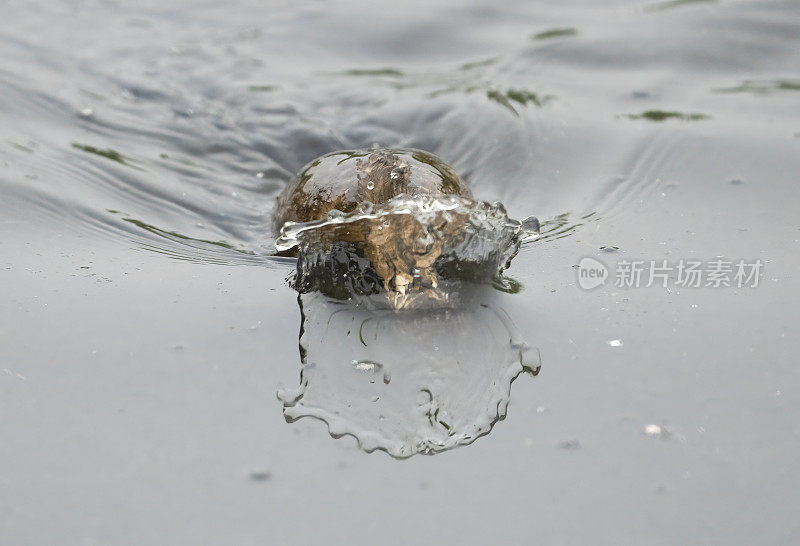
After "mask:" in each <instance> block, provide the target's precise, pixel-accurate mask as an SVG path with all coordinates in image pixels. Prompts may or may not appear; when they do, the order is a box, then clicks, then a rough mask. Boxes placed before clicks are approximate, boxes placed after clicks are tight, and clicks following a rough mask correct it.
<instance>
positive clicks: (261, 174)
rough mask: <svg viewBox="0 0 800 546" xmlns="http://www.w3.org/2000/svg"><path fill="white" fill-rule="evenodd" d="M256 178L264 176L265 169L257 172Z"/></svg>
mask: <svg viewBox="0 0 800 546" xmlns="http://www.w3.org/2000/svg"><path fill="white" fill-rule="evenodd" d="M256 178H264V171H259V172H257V173H256Z"/></svg>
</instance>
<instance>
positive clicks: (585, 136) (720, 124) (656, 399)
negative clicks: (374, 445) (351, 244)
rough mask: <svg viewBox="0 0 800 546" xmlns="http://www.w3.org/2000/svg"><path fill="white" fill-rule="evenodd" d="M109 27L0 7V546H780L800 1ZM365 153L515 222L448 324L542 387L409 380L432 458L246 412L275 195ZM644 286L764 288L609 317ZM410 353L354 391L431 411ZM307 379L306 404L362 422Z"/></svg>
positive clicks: (480, 5)
mask: <svg viewBox="0 0 800 546" xmlns="http://www.w3.org/2000/svg"><path fill="white" fill-rule="evenodd" d="M131 4H132V3H116V2H113V1H104V2H96V3H83V2H77V1H54V2H47V3H45V2H41V3H35V2H15V1H6V2H2V4H0V7H1V8H2V13H3V16H2V22H0V59H2V64H0V120H2V123H0V288H1V289H0V303H1V304H2V305H0V440H1V441H2V444H1V445H2V447H1V448H0V543H2V544H12V545H16V544H81V545H83V544H137V545H139V544H265V543H270V544H272V543H276V544H280V543H285V544H320V543H323V544H339V543H346V544H367V543H383V544H406V543H409V542H422V543H434V542H438V543H445V544H449V543H461V544H485V543H506V544H528V543H541V544H676V543H691V544H709V543H727V544H751V543H754V542H758V543H783V544H786V543H793V542H796V541H797V540H798V537H799V536H800V523H798V521H797V518H796V514H797V513H798V510H800V497H799V496H798V493H797V491H798V487H800V477H798V472H797V463H796V461H797V458H798V455H800V427H798V424H797V410H798V408H799V407H800V396H798V392H800V378H798V373H797V370H796V369H795V368H796V364H797V362H798V358H797V353H798V351H797V349H798V345H797V342H796V339H795V336H796V330H797V324H798V313H797V307H796V302H797V301H798V296H799V295H800V286H798V282H797V274H796V272H797V270H798V266H800V258H798V252H797V251H798V238H799V237H800V224H798V217H799V213H800V206H799V205H798V190H797V184H798V182H800V180H798V176H799V175H798V173H799V172H800V5H798V4H797V2H793V1H789V0H787V1H782V2H781V1H770V0H767V1H760V0H758V1H757V0H749V1H734V0H731V1H723V0H720V1H718V2H713V1H697V0H695V1H691V0H689V1H687V0H676V1H665V2H643V1H630V2H614V1H594V2H580V3H579V2H570V3H564V2H535V3H531V2H507V3H503V4H494V3H490V2H486V1H475V2H461V3H455V2H450V3H447V2H438V1H434V2H413V3H403V4H402V5H400V4H397V3H386V4H383V5H377V4H376V3H369V2H363V3H360V2H357V1H348V2H326V3H319V2H294V3H288V2H287V3H276V4H274V5H267V4H266V3H263V2H262V3H257V2H245V1H242V2H236V3H222V2H192V3H188V2H180V3H154V2H153V3H150V2H140V3H137V5H136V6H133V5H131ZM374 143H377V144H380V145H382V146H394V147H411V148H419V149H424V150H427V151H430V152H432V153H435V154H437V155H438V156H439V157H441V158H442V159H444V160H445V161H447V162H448V163H449V164H451V165H452V166H453V167H454V168H455V169H456V170H457V171H458V172H459V173H460V174H461V175H462V176H464V177H465V179H466V180H467V181H468V182H469V184H470V185H471V187H472V189H473V193H474V194H475V195H476V196H477V197H479V198H481V199H486V200H489V201H494V200H500V201H502V202H503V203H504V204H505V205H506V208H507V209H508V212H509V216H511V217H513V218H524V217H526V216H528V215H531V214H533V215H536V216H537V217H538V218H539V219H540V220H541V221H542V224H543V226H542V232H543V235H542V237H540V238H539V239H538V240H537V241H534V242H532V243H530V244H526V245H524V246H523V248H522V250H521V252H520V254H519V255H518V256H517V257H516V258H515V260H514V262H513V265H512V267H511V269H510V270H509V271H508V275H509V277H510V279H512V280H513V282H512V280H509V281H507V282H508V283H509V284H508V285H507V286H506V287H505V288H506V291H505V292H503V291H494V292H493V293H492V294H491V295H487V296H486V298H487V301H486V302H483V303H484V304H485V305H487V306H488V307H480V306H478V308H479V309H487V308H490V309H492V310H496V311H497V313H499V315H497V314H495V315H491V316H503V317H507V321H506V320H505V319H504V321H505V322H503V324H504V326H503V327H502V328H509V329H510V330H509V331H512V330H513V331H514V332H515V335H518V336H519V337H520V339H522V340H524V342H525V343H524V345H519V347H523V346H524V347H525V348H526V354H528V355H535V360H536V362H537V365H538V362H539V361H540V363H541V372H540V373H539V374H538V376H537V377H535V379H534V378H531V377H530V375H528V374H521V375H519V376H518V377H516V373H517V372H519V370H518V369H515V368H513V367H512V368H509V367H506V366H500V364H501V363H502V362H505V361H506V360H505V359H506V358H507V357H506V355H505V353H504V351H507V350H509V349H508V347H507V346H505V345H503V344H501V343H500V342H499V341H498V340H499V335H500V334H497V335H493V334H492V335H490V334H489V333H487V334H486V335H487V336H488V338H487V339H490V340H493V341H491V342H487V343H486V344H484V345H483V346H482V349H483V350H485V351H486V352H487V353H488V354H489V355H491V360H488V359H489V358H490V357H489V356H486V359H487V360H488V364H487V365H489V364H490V365H491V366H490V367H488V368H482V367H480V365H479V364H480V360H481V358H483V355H482V354H481V353H480V352H476V353H475V354H473V356H474V357H475V359H476V361H477V362H478V364H473V365H471V366H470V368H469V371H470V373H474V374H476V375H470V376H465V377H461V378H459V380H463V383H456V382H455V381H448V380H446V378H447V375H446V374H440V375H438V376H437V378H438V379H441V378H445V379H443V380H442V381H441V384H442V385H443V388H448V387H449V388H450V389H451V390H449V391H447V392H448V393H451V394H453V396H456V398H452V400H453V401H455V402H458V405H456V406H452V407H458V408H467V409H469V410H470V411H471V412H472V413H470V412H469V411H468V412H465V413H458V415H461V416H463V417H464V419H463V420H462V421H460V422H461V423H462V424H463V423H466V425H465V426H467V425H469V426H472V425H474V424H475V423H479V425H476V426H478V428H477V429H474V434H475V435H476V436H478V437H476V438H471V437H469V436H470V433H466V435H467V437H469V438H468V439H469V441H465V442H462V443H461V444H459V445H460V447H457V448H453V449H444V450H438V449H433V450H431V449H428V450H426V449H422V450H421V451H422V452H430V451H433V452H435V453H436V454H435V455H434V456H424V455H421V454H420V455H414V456H411V457H408V458H405V459H403V460H398V459H396V458H394V457H392V456H391V455H390V454H387V453H384V452H382V451H381V450H380V449H378V450H377V451H375V452H372V453H369V454H368V453H366V452H365V449H366V448H369V447H370V445H364V443H363V442H362V443H361V444H360V443H359V441H358V440H357V439H354V438H353V437H352V435H351V434H345V435H344V436H343V437H341V438H339V439H332V438H331V436H330V434H329V427H330V424H327V425H326V423H325V422H323V421H321V420H320V419H316V418H313V417H308V418H301V419H299V420H296V421H294V422H292V423H287V417H289V418H290V419H289V420H292V419H291V416H290V415H287V416H284V409H285V408H284V407H283V406H284V404H285V402H281V401H280V400H278V399H277V398H276V392H281V393H284V394H285V393H286V392H288V391H290V390H293V389H296V388H297V387H298V376H299V374H300V369H301V358H300V354H299V351H298V336H299V333H300V326H301V311H300V307H299V306H298V299H297V294H296V293H294V292H293V291H292V290H291V289H290V288H289V287H288V286H287V284H286V282H285V279H286V277H287V276H288V275H289V274H290V273H291V271H292V270H293V268H294V261H293V260H292V259H290V258H276V257H273V251H274V237H275V234H274V233H273V232H272V227H271V211H272V208H273V206H274V199H275V196H276V195H277V194H278V193H279V192H280V190H281V189H282V188H283V187H284V185H285V184H286V183H287V181H288V180H289V179H290V178H291V176H292V175H293V174H294V173H295V172H296V171H297V170H298V169H300V168H301V167H302V166H303V165H304V164H305V163H306V162H308V161H309V160H311V159H313V158H314V157H316V156H319V155H321V154H324V153H327V152H330V151H333V150H337V149H353V148H362V147H369V146H371V145H372V144H374ZM584 258H592V259H595V260H598V261H599V262H601V263H603V264H605V265H606V266H607V267H608V269H609V270H610V272H609V277H608V278H607V279H606V282H605V284H602V285H601V286H598V287H596V288H594V289H592V290H585V289H582V288H581V287H580V285H579V284H580V283H579V282H578V279H579V277H578V275H579V272H580V271H581V269H580V268H576V266H578V265H579V264H580V263H582V262H581V260H583V259H584ZM654 260H655V261H657V262H658V263H661V261H662V260H667V261H668V262H669V263H670V264H676V263H678V262H680V261H689V260H697V261H701V262H703V263H708V262H711V261H714V260H724V261H728V262H731V263H733V264H735V263H736V262H738V261H739V260H743V261H746V262H748V263H751V262H755V261H756V260H761V263H762V264H763V268H762V269H761V271H760V273H761V275H760V276H758V277H757V278H758V283H757V286H755V287H754V286H752V284H753V282H751V283H750V285H746V286H743V287H738V286H736V283H732V284H733V286H728V287H725V286H720V287H717V288H714V287H713V286H702V287H699V288H686V287H682V286H679V285H678V284H677V281H678V279H677V277H676V273H675V272H674V271H673V272H672V273H670V276H669V278H668V279H666V280H665V281H664V284H662V282H661V281H660V280H659V281H657V282H654V283H653V285H652V286H650V287H645V286H641V287H638V288H636V287H631V288H628V287H625V286H622V287H618V286H616V283H615V282H614V281H615V269H616V268H618V267H619V264H620V263H621V262H622V261H627V262H632V261H642V262H645V263H649V262H651V261H654ZM623 284H624V283H623ZM643 284H644V283H643ZM664 285H666V286H664ZM509 286H510V287H513V289H509ZM514 292H516V293H514ZM489 300H491V301H489ZM348 312H350V313H356V312H357V311H353V310H352V309H351V310H350V311H348ZM493 312H494V311H493ZM480 313H481V312H480V311H479V312H478V314H477V315H473V316H471V318H469V319H468V320H467V319H465V320H460V319H459V320H454V319H452V317H451V319H450V322H449V324H450V325H451V326H452V328H453V329H454V331H455V332H456V334H454V335H453V336H452V338H450V339H449V340H450V341H451V342H452V341H453V340H458V339H459V338H458V336H459V335H462V336H465V335H466V333H468V332H469V330H468V329H465V327H464V324H467V325H468V326H469V327H470V328H476V327H480V326H481V325H485V326H486V325H489V324H490V323H491V324H495V323H494V322H491V321H493V320H495V319H491V318H489V315H487V317H482V316H481V314H480ZM421 320H423V321H424V320H430V316H428V317H427V319H426V318H423V319H421ZM476 321H477V322H476ZM410 324H411V326H410V328H412V329H413V328H414V327H416V328H422V327H423V326H424V322H423V323H416V322H414V321H411V323H410ZM336 327H337V328H339V327H341V325H338V323H337V326H336ZM498 328H500V327H498ZM502 328H501V329H499V330H491V331H493V332H494V331H497V332H502ZM423 331H425V332H428V331H429V329H424V330H423ZM488 331H489V330H487V332H488ZM312 333H313V332H312ZM319 334H320V332H319V331H318V332H316V333H315V334H314V335H311V334H308V335H307V337H306V340H307V341H308V342H309V343H311V346H312V348H314V350H316V351H319V354H320V355H335V354H338V352H343V353H346V355H345V354H343V356H342V358H349V356H350V352H348V351H346V343H350V342H351V341H347V342H346V343H345V341H344V340H342V339H332V340H330V339H322V338H320V337H315V336H318V335H319ZM431 335H435V332H432V333H431ZM441 335H442V336H446V332H444V333H442V334H441ZM340 337H341V336H340ZM345 337H346V336H345ZM381 339H384V338H381ZM793 340H794V341H793ZM365 341H366V340H365ZM392 343H395V344H402V338H393V340H392ZM495 343H496V345H495ZM356 347H358V345H356ZM387 347H391V345H380V348H382V349H383V350H385V349H386V348H387ZM493 347H497V349H493ZM515 347H516V345H515ZM401 349H402V350H400V349H398V350H399V351H400V354H406V353H407V354H415V352H414V351H412V350H411V349H410V348H409V347H407V346H403V347H401ZM429 349H430V348H428V347H427V346H426V347H422V346H421V345H420V348H419V354H420V355H427V356H426V360H427V361H428V364H425V365H422V364H421V362H422V359H421V360H420V361H419V362H415V363H413V365H414V366H421V367H419V368H410V369H403V370H401V372H400V373H399V375H398V372H396V371H393V373H392V379H391V381H390V382H389V383H388V384H382V383H379V384H378V386H379V388H384V387H387V388H393V387H392V386H393V385H397V387H396V388H395V390H392V391H391V394H392V395H397V396H396V398H393V399H392V400H399V401H403V400H406V397H403V396H399V395H400V394H402V393H403V390H402V388H403V387H402V385H403V384H404V383H402V382H401V381H400V379H401V378H402V377H403V375H402V372H406V373H407V374H409V375H408V376H409V377H410V376H411V375H414V374H416V375H415V376H414V377H422V378H423V381H427V382H432V381H433V379H430V380H426V379H425V377H427V376H426V374H436V373H438V368H436V365H437V364H436V362H437V361H436V359H435V358H428V356H429V355H430V353H429V352H428V351H429ZM359 350H360V349H359ZM353 358H354V359H355V360H356V361H357V363H358V361H359V358H361V357H359V356H355V357H353ZM408 358H410V357H408ZM442 362H447V359H444V358H443V359H442ZM362 364H363V363H362ZM347 365H348V366H351V368H352V365H351V363H350V361H349V360H348V362H347ZM395 366H396V364H395ZM492 366H495V367H492ZM496 366H500V368H499V370H500V371H499V372H497V373H498V374H499V375H498V376H497V377H499V379H498V380H497V381H498V385H495V387H497V388H499V387H502V388H499V390H498V391H496V392H498V393H499V394H498V395H497V397H495V398H494V400H500V401H501V402H503V404H504V405H503V407H498V412H497V413H496V414H495V415H494V416H492V415H489V414H487V413H486V412H484V411H473V410H475V409H476V408H478V409H479V410H480V408H481V407H482V406H485V402H480V403H478V402H475V401H474V400H471V399H470V397H469V394H470V393H469V392H468V391H467V388H468V387H467V386H474V385H485V384H486V381H489V382H490V383H491V379H488V380H487V379H486V378H485V377H486V376H484V375H481V374H490V373H493V372H492V370H495V369H498V368H496ZM332 369H334V370H335V369H336V368H332ZM362 369H364V366H362V368H358V370H362ZM443 369H448V368H446V367H443ZM358 370H356V371H358ZM351 371H352V370H351ZM362 371H363V370H362ZM420 374H421V375H420ZM332 377H333V379H335V381H331V382H326V381H319V380H316V379H315V380H314V382H313V383H312V382H311V381H309V382H308V385H309V387H308V388H309V390H311V389H312V387H313V388H314V393H315V394H314V396H315V397H316V398H314V399H313V400H311V399H309V406H310V405H311V403H312V402H320V401H322V400H324V401H325V403H324V407H323V410H324V411H331V410H332V409H336V406H335V404H337V403H341V401H342V399H343V397H339V396H336V395H337V393H339V392H343V393H344V392H346V393H353V394H348V395H347V396H354V397H356V396H357V395H359V396H360V395H362V394H369V396H370V398H369V400H371V399H372V398H371V397H372V396H374V394H373V393H371V391H370V390H369V389H370V388H373V387H360V386H358V385H343V384H342V383H341V382H340V381H339V379H342V377H343V376H342V377H339V376H332ZM431 377H432V376H431ZM473 377H474V378H477V379H476V380H475V381H470V378H473ZM513 377H516V380H515V381H514V382H513V385H511V383H510V379H511V378H513ZM367 384H368V385H371V384H370V383H369V382H367ZM461 384H463V385H465V387H464V388H460V387H458V386H457V385H461ZM381 385H383V386H381ZM482 388H483V387H480V389H482ZM348 389H350V390H348ZM387 392H389V391H387ZM443 392H445V391H443ZM486 392H490V389H488V388H487V391H486ZM458 396H461V397H462V398H457V397H458ZM285 399H286V398H285V396H284V400H285ZM354 399H355V398H354ZM428 402H430V400H429V401H428ZM455 402H454V403H455ZM358 403H359V404H364V405H369V403H368V402H365V401H364V399H359V402H358ZM419 403H420V404H422V405H423V406H424V405H425V404H426V403H427V402H426V401H425V400H422V401H419ZM506 403H507V407H506V406H505V404H506ZM331 404H333V406H332V405H331ZM317 405H318V406H319V404H317ZM390 407H391V408H394V409H393V410H392V413H391V415H390V417H392V418H394V419H395V420H394V421H391V423H392V424H393V425H392V426H396V427H402V426H403V425H406V424H408V422H409V421H408V419H404V418H402V416H403V414H402V413H401V410H400V408H401V407H402V406H401V405H399V402H398V403H397V404H395V405H393V406H390ZM499 410H502V411H499ZM365 411H366V410H358V411H356V412H355V413H354V414H353V416H354V418H355V417H359V418H360V417H364V416H365V415H367V414H366V413H365ZM409 411H410V410H409ZM451 413H453V411H451ZM320 415H322V414H320ZM503 416H505V419H502V420H500V421H499V422H494V421H495V420H496V419H500V418H501V417H503ZM384 417H386V416H384ZM328 420H329V421H335V420H334V419H332V418H330V417H329V419H328ZM445 422H446V423H448V425H449V426H451V425H452V423H451V421H447V420H446V419H445ZM487 424H488V426H489V428H490V429H491V430H490V432H488V433H487V428H486V427H487ZM491 425H493V427H492V426H491ZM354 426H355V429H357V430H358V431H362V432H363V431H365V430H367V429H370V426H371V425H368V424H364V423H363V422H355V425H354ZM432 426H434V427H436V426H438V425H435V424H434V423H432ZM375 430H384V429H375V428H374V427H373V428H372V429H370V430H369V432H370V434H373V436H369V435H362V436H363V437H372V438H374V437H375V436H374V433H375ZM391 430H399V429H398V428H393V429H391ZM417 430H418V429H417ZM437 430H438V432H441V430H439V429H437ZM460 430H465V429H460ZM331 432H333V433H334V435H336V436H338V434H335V433H336V432H337V429H335V427H334V430H331ZM339 432H341V430H339ZM345 432H347V431H345ZM473 440H474V441H473ZM359 445H360V446H361V448H362V449H360V448H359ZM449 447H452V446H449ZM367 450H368V449H367ZM398 454H399V453H398ZM402 455H405V453H403V454H402Z"/></svg>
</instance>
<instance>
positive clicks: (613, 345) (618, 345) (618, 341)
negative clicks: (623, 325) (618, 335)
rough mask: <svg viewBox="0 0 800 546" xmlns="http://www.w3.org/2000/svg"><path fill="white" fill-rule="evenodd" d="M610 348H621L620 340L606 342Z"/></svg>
mask: <svg viewBox="0 0 800 546" xmlns="http://www.w3.org/2000/svg"><path fill="white" fill-rule="evenodd" d="M608 344H609V345H610V346H611V347H622V340H621V339H612V340H610V341H609V342H608Z"/></svg>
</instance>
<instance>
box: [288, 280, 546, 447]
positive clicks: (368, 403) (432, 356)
mask: <svg viewBox="0 0 800 546" xmlns="http://www.w3.org/2000/svg"><path fill="white" fill-rule="evenodd" d="M467 292H469V293H466V292H465V293H464V294H462V297H461V300H462V303H461V305H459V306H457V307H438V308H435V309H428V310H424V311H421V310H418V311H405V312H401V313H397V312H395V311H393V310H390V309H386V308H380V307H376V306H374V305H370V302H368V301H365V300H362V302H361V303H360V304H358V305H355V304H352V303H350V302H341V301H337V300H333V299H330V298H328V297H326V296H324V295H322V294H320V293H319V292H314V293H308V294H301V295H300V296H299V297H298V302H299V304H300V309H301V315H302V320H301V324H300V356H301V361H302V368H301V372H300V385H299V387H298V388H297V389H295V390H291V389H284V390H281V391H279V392H278V398H279V399H280V400H281V401H282V402H283V413H284V416H285V417H286V420H287V421H288V422H293V421H296V420H297V419H300V418H302V417H314V418H317V419H320V420H322V421H324V422H325V423H326V424H327V425H328V430H329V431H330V434H331V436H333V437H335V438H339V437H341V436H344V435H350V436H353V437H354V438H355V439H356V440H357V442H358V445H359V447H360V448H361V449H363V450H365V451H367V452H371V451H375V450H383V451H386V452H387V453H389V454H390V455H392V456H393V457H398V458H404V457H410V456H411V455H414V454H417V453H422V454H436V453H439V452H441V451H445V450H448V449H452V448H455V447H458V446H461V445H467V444H469V443H471V442H473V441H474V440H475V439H477V438H479V437H480V436H483V435H485V434H488V433H489V432H490V431H491V430H492V427H493V426H494V424H495V423H496V422H497V421H498V420H501V419H503V418H504V417H505V415H506V410H507V408H508V401H509V397H510V394H511V383H512V382H513V381H514V380H515V379H516V378H517V377H518V376H519V374H520V373H521V372H523V371H527V372H529V373H530V374H531V375H536V374H537V373H538V371H539V367H540V361H539V357H538V351H537V350H536V349H530V348H529V346H528V345H527V344H526V343H525V342H524V341H523V340H522V339H521V338H520V336H519V333H518V332H517V331H516V328H515V327H514V324H513V323H512V321H511V319H510V318H509V317H508V315H507V314H506V313H505V311H503V310H502V309H500V308H498V307H497V306H496V305H494V304H493V303H492V299H493V294H492V290H491V289H490V288H486V287H484V288H473V289H470V290H469V291H467Z"/></svg>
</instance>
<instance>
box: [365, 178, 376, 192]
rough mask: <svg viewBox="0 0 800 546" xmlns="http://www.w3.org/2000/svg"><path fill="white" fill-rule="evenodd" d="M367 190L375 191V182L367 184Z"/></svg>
mask: <svg viewBox="0 0 800 546" xmlns="http://www.w3.org/2000/svg"><path fill="white" fill-rule="evenodd" d="M367 189H368V190H372V189H375V182H373V181H372V180H370V181H369V182H367Z"/></svg>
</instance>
